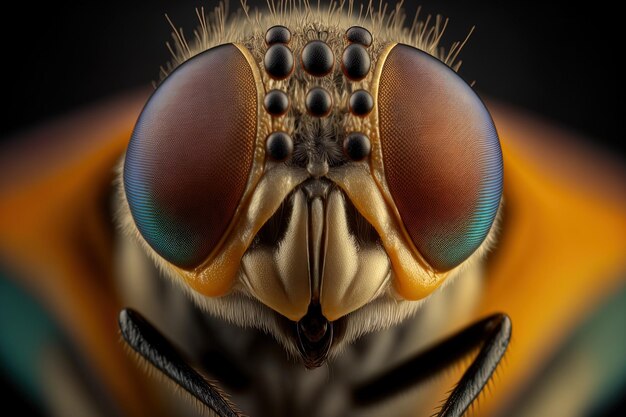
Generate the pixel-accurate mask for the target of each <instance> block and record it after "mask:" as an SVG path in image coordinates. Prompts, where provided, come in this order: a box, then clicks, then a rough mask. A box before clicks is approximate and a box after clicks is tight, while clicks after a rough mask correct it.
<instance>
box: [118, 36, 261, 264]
mask: <svg viewBox="0 0 626 417" xmlns="http://www.w3.org/2000/svg"><path fill="white" fill-rule="evenodd" d="M256 127H257V90H256V84H255V80H254V75H253V72H252V70H251V68H250V66H249V65H248V62H247V60H246V58H245V56H244V55H243V54H242V52H241V51H240V50H239V49H238V48H237V47H236V46H235V45H233V44H226V45H220V46H217V47H215V48H212V49H210V50H208V51H206V52H204V53H201V54H199V55H197V56H195V57H194V58H191V59H190V60H189V61H187V62H185V63H184V64H182V65H181V66H180V67H178V68H177V69H176V70H175V71H174V72H173V73H172V74H171V75H170V76H169V77H168V78H167V79H166V80H165V81H164V82H163V83H162V84H161V85H160V86H159V87H158V89H157V90H156V91H155V92H154V94H153V95H152V97H151V98H150V99H149V101H148V103H147V104H146V106H145V107H144V109H143V111H142V113H141V115H140V117H139V120H138V121H137V124H136V125H135V129H134V131H133V134H132V137H131V140H130V144H129V146H128V150H127V153H126V161H125V164H124V188H125V192H126V198H127V200H128V203H129V206H130V211H131V213H132V216H133V218H134V221H135V223H136V225H137V228H138V229H139V232H140V233H141V235H142V236H143V237H144V239H145V240H146V242H148V244H149V245H150V246H151V247H152V248H153V249H154V250H155V251H156V252H157V253H158V254H159V255H161V256H162V257H163V258H164V259H166V260H167V261H168V262H170V263H172V264H174V265H177V266H179V267H182V268H191V267H194V266H198V265H199V264H201V263H202V261H203V260H205V259H206V258H207V257H208V256H209V255H210V254H211V252H212V251H213V249H215V248H216V246H217V245H218V243H219V242H220V239H221V238H222V237H223V236H224V234H225V232H226V230H227V228H228V226H229V224H230V222H231V220H232V218H233V216H234V214H235V211H236V208H237V206H238V204H239V201H240V200H241V198H242V196H243V193H244V191H245V187H246V183H247V180H248V176H249V174H250V169H251V166H252V159H253V151H254V144H255V139H256Z"/></svg>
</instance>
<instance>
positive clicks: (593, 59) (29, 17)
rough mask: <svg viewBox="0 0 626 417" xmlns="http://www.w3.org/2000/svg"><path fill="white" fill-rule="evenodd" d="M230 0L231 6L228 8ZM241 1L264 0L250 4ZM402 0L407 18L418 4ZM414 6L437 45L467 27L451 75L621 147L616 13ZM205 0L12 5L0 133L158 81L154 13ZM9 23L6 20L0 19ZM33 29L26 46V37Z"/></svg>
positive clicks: (177, 13)
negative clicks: (438, 33)
mask: <svg viewBox="0 0 626 417" xmlns="http://www.w3.org/2000/svg"><path fill="white" fill-rule="evenodd" d="M238 3H239V2H238V1H237V0H232V1H231V8H235V7H237V6H238ZM250 3H251V4H257V3H259V4H261V5H263V4H264V3H265V2H264V1H261V2H254V1H250ZM407 3H409V4H407V5H406V8H407V11H408V14H409V16H411V17H412V14H413V13H414V10H415V9H416V5H417V4H418V3H417V2H411V1H408V2H407ZM500 3H501V4H493V5H488V4H480V3H476V2H469V1H465V2H457V3H454V2H450V1H421V2H419V4H421V5H422V15H423V16H425V15H427V14H433V15H434V14H437V13H439V14H442V15H443V16H445V17H448V18H449V19H450V22H449V25H448V30H447V31H446V35H445V36H444V39H443V42H442V44H443V45H444V46H447V45H450V43H451V42H452V41H455V40H459V39H462V38H464V37H465V35H466V34H467V33H468V31H469V30H470V28H471V27H472V26H474V25H475V26H476V30H475V32H474V34H473V35H472V37H471V39H470V42H469V43H468V45H467V46H466V47H465V48H464V50H463V52H462V54H461V58H462V59H463V61H464V64H463V66H462V68H461V71H460V73H461V75H462V76H463V77H464V78H465V79H466V80H467V81H476V88H477V89H478V91H479V92H480V94H481V95H483V96H485V97H489V98H495V99H498V100H500V101H503V102H506V103H510V104H513V105H516V106H518V107H520V108H522V109H524V110H526V111H528V112H530V113H531V114H536V115H538V116H540V117H542V118H544V119H547V120H548V121H551V122H553V123H555V124H557V125H561V126H565V127H567V128H569V129H571V130H573V131H575V132H578V133H582V134H583V135H585V136H587V137H589V138H590V139H591V140H593V141H594V142H596V143H600V144H603V145H604V146H605V147H608V148H609V149H611V150H615V151H617V150H618V146H619V145H618V144H619V143H620V142H621V143H623V142H624V127H625V123H624V115H623V111H624V87H623V77H622V75H621V74H622V72H623V71H622V68H621V67H620V65H619V64H618V62H617V61H618V57H620V56H622V55H623V54H624V51H623V50H624V47H623V41H622V38H623V37H624V36H623V35H622V32H623V28H624V26H625V24H624V22H623V21H622V20H623V19H622V18H621V14H620V13H618V12H617V11H616V10H613V8H612V7H610V6H609V5H607V4H602V3H599V2H594V3H589V4H588V5H587V6H568V7H563V6H558V5H545V4H543V5H539V4H537V5H533V4H529V3H528V2H500ZM214 4H215V2H214V1H180V0H176V1H175V0H151V1H133V2H132V3H129V4H122V3H120V4H116V3H115V2H83V3H80V4H74V5H68V4H60V3H58V2H46V3H45V4H43V5H37V6H35V5H32V4H29V3H26V2H23V3H22V2H21V3H19V4H18V3H15V4H13V5H12V6H13V7H14V11H13V12H11V13H10V14H5V19H4V20H5V22H4V23H3V25H2V28H1V29H0V30H2V40H3V49H2V51H3V56H4V57H3V60H2V62H3V67H4V68H3V72H4V88H3V90H4V94H3V97H4V98H5V100H8V101H9V102H10V105H9V106H8V108H7V110H5V113H4V114H3V117H2V119H3V123H2V125H1V127H0V138H5V137H7V136H12V135H13V134H15V133H17V132H20V131H23V130H24V129H27V128H28V127H30V126H34V125H38V124H41V123H44V122H45V121H47V120H51V119H53V118H55V117H57V116H59V115H63V114H65V113H67V112H70V111H72V110H73V109H77V108H80V107H81V106H85V105H89V104H92V103H96V102H98V100H101V99H103V98H106V97H109V96H112V95H114V94H116V93H120V92H123V91H126V90H128V89H130V88H133V87H136V86H142V85H147V84H149V83H150V82H151V81H153V80H155V79H157V78H158V69H159V66H160V65H162V64H164V63H165V62H166V61H167V60H168V59H169V55H168V51H167V49H166V48H165V41H167V40H169V36H170V33H171V30H170V27H169V26H168V24H167V22H166V20H165V17H164V13H168V14H169V15H170V17H171V18H172V19H173V20H174V22H175V23H176V24H177V25H179V26H182V27H184V28H185V29H187V31H186V32H187V33H188V34H191V31H192V29H193V28H195V26H196V16H195V12H194V8H195V7H199V6H205V8H206V9H210V8H212V7H213V5H214ZM7 21H8V22H7ZM27 32H28V33H31V34H34V38H35V39H36V41H35V42H28V41H26V40H25V34H26V33H27Z"/></svg>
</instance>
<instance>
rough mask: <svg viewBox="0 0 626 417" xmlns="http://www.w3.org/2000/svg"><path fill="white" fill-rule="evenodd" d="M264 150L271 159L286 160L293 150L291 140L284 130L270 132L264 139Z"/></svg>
mask: <svg viewBox="0 0 626 417" xmlns="http://www.w3.org/2000/svg"><path fill="white" fill-rule="evenodd" d="M265 150H266V152H267V154H268V155H269V157H270V158H272V159H273V160H275V161H277V162H283V161H286V160H287V159H288V158H289V157H290V156H291V153H292V152H293V140H291V136H289V134H288V133H286V132H272V133H270V134H269V136H268V137H267V139H266V140H265Z"/></svg>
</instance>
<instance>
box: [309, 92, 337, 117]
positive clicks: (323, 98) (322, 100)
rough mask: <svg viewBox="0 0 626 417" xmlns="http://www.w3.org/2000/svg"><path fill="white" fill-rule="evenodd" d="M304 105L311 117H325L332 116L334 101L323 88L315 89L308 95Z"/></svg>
mask: <svg viewBox="0 0 626 417" xmlns="http://www.w3.org/2000/svg"><path fill="white" fill-rule="evenodd" d="M304 104H305V105H306V109H307V111H308V112H309V114H310V115H311V116H316V117H324V116H328V114H330V110H331V107H332V105H333V99H332V97H331V96H330V94H329V93H328V91H326V90H325V89H323V88H322V87H314V88H312V89H310V90H309V92H308V93H307V95H306V98H305V100H304Z"/></svg>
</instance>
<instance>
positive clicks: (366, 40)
mask: <svg viewBox="0 0 626 417" xmlns="http://www.w3.org/2000/svg"><path fill="white" fill-rule="evenodd" d="M346 40H347V41H348V42H350V43H358V44H360V45H363V46H365V47H368V46H370V45H371V44H372V34H371V33H370V31H369V30H367V29H365V28H364V27H361V26H352V27H351V28H348V30H346Z"/></svg>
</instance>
